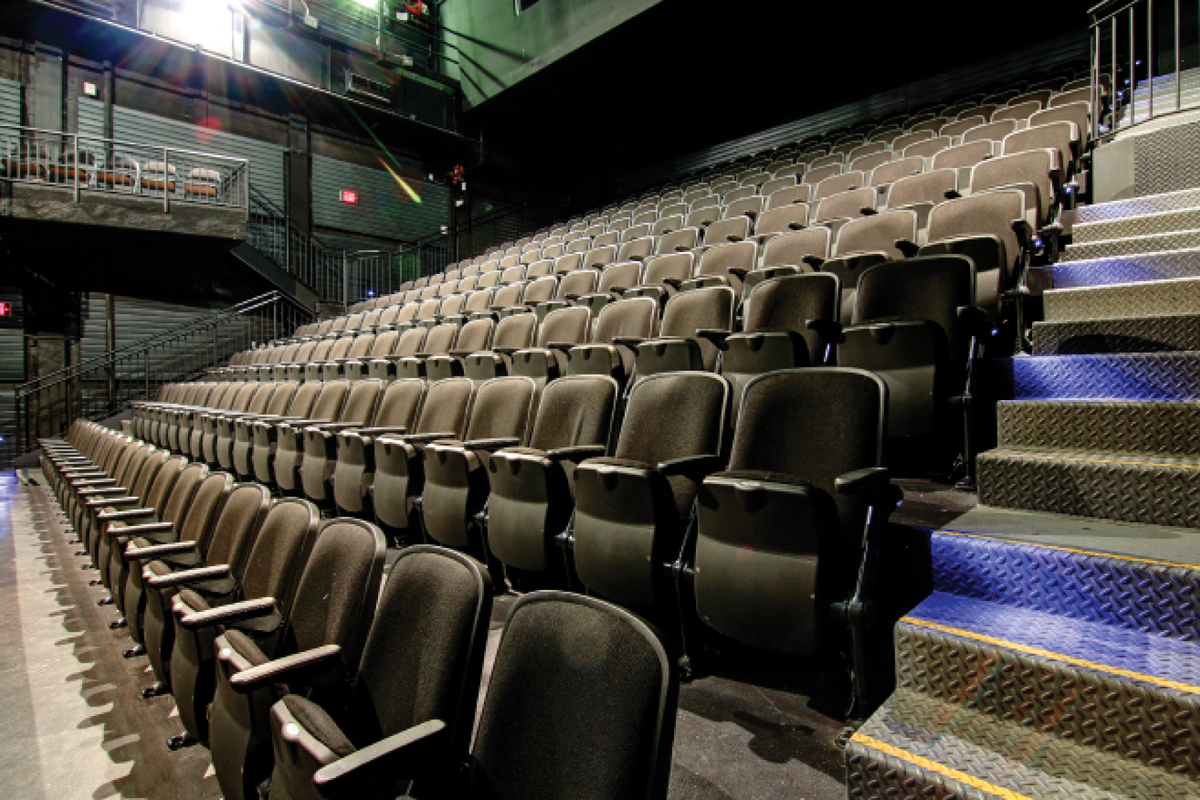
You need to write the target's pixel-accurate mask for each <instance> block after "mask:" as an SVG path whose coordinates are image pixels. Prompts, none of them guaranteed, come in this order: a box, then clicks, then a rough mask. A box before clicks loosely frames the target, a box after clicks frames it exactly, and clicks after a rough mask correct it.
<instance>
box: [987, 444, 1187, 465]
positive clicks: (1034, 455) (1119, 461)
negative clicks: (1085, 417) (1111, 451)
mask: <svg viewBox="0 0 1200 800" xmlns="http://www.w3.org/2000/svg"><path fill="white" fill-rule="evenodd" d="M993 452H995V453H999V454H1000V455H1002V456H1017V457H1020V458H1040V459H1043V460H1045V461H1084V462H1087V463H1088V464H1125V465H1127V466H1130V467H1178V468H1180V469H1200V464H1173V463H1162V462H1156V461H1128V460H1126V459H1123V458H1085V457H1084V456H1063V455H1046V454H1042V453H1025V452H1022V451H1020V450H1004V449H998V450H994V451H993Z"/></svg>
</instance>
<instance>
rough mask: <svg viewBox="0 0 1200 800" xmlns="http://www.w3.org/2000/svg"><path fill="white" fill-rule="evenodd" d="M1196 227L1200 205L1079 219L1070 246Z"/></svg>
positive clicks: (1192, 229) (1074, 227)
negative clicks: (1116, 217) (1114, 217)
mask: <svg viewBox="0 0 1200 800" xmlns="http://www.w3.org/2000/svg"><path fill="white" fill-rule="evenodd" d="M1197 229H1200V208H1185V209H1182V210H1177V211H1176V210H1172V211H1162V212H1158V213H1153V214H1143V215H1140V216H1136V217H1121V218H1119V219H1106V220H1099V221H1097V222H1078V223H1076V224H1075V225H1074V226H1073V227H1072V228H1071V242H1072V243H1071V245H1070V246H1071V247H1075V246H1077V245H1080V244H1086V243H1089V242H1103V241H1108V240H1111V239H1128V238H1131V237H1138V236H1153V235H1155V234H1162V233H1178V232H1182V231H1195V230H1197Z"/></svg>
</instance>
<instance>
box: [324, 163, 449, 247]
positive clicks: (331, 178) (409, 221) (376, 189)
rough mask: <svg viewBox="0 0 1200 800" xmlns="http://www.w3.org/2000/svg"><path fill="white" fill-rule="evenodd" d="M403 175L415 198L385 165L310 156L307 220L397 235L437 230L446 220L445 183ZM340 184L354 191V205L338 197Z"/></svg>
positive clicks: (413, 235) (403, 236)
mask: <svg viewBox="0 0 1200 800" xmlns="http://www.w3.org/2000/svg"><path fill="white" fill-rule="evenodd" d="M405 180H406V181H407V182H408V184H409V186H410V187H411V188H412V189H413V191H415V192H416V193H417V194H418V195H419V196H420V198H421V202H420V203H417V202H415V201H414V200H413V199H412V198H411V197H409V195H408V193H407V192H405V191H404V189H402V188H401V187H400V185H399V184H397V183H396V180H395V179H394V178H393V177H392V176H391V174H389V173H388V172H386V171H385V170H382V169H371V168H370V167H363V166H359V165H358V164H348V163H346V162H345V161H338V160H336V159H333V158H329V157H327V156H318V155H314V156H313V160H312V209H313V224H314V225H316V226H318V227H322V228H336V229H338V230H344V231H353V232H356V233H365V234H368V235H374V236H387V237H390V238H393V239H403V240H412V239H419V238H420V237H422V236H428V235H429V234H432V233H437V232H438V231H439V230H440V228H441V226H442V225H444V224H446V188H445V187H444V186H439V185H437V184H431V183H425V182H423V181H420V180H415V179H410V178H406V179H405ZM342 189H352V190H354V191H356V192H358V197H359V200H358V205H356V206H355V205H349V204H347V203H343V202H341V199H340V198H341V191H342Z"/></svg>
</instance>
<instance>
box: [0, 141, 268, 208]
mask: <svg viewBox="0 0 1200 800" xmlns="http://www.w3.org/2000/svg"><path fill="white" fill-rule="evenodd" d="M0 158H2V159H3V160H2V161H0V178H2V179H4V180H7V181H12V182H14V183H30V184H37V185H40V186H53V187H56V188H60V189H64V190H68V191H71V192H72V193H73V194H74V198H75V201H76V202H78V201H79V197H80V194H81V193H83V192H101V193H105V194H119V195H125V196H130V197H142V198H148V199H152V200H157V201H161V202H162V207H163V211H164V212H168V211H170V210H171V204H172V203H198V204H201V205H208V206H219V207H222V208H233V209H240V210H243V211H244V210H246V209H247V208H248V205H249V197H250V191H249V185H250V168H249V164H248V163H247V161H246V159H244V158H230V157H228V156H220V155H215V154H213V153H201V152H197V151H193V150H180V149H177V148H174V147H159V146H158V145H150V144H140V143H137V142H122V141H117V140H115V139H102V138H99V137H96V136H85V135H83V134H79V133H63V132H61V131H48V130H42V129H39V128H28V127H23V126H20V125H6V124H0Z"/></svg>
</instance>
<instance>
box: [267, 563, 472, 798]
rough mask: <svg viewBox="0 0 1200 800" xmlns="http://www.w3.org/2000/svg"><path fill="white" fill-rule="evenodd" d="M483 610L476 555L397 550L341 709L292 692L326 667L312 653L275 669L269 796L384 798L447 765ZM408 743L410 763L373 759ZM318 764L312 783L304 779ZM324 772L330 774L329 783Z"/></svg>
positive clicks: (468, 721) (455, 752)
mask: <svg viewBox="0 0 1200 800" xmlns="http://www.w3.org/2000/svg"><path fill="white" fill-rule="evenodd" d="M491 609H492V583H491V579H490V577H489V575H488V572H487V570H486V569H485V568H484V567H483V566H482V565H480V564H479V563H478V562H476V561H475V560H473V559H471V558H469V557H468V556H465V555H462V554H460V553H456V552H454V551H451V550H445V549H443V548H438V547H430V546H425V545H422V546H416V547H410V548H408V549H406V550H404V551H402V552H401V553H400V555H399V557H398V558H397V559H396V562H395V564H394V565H393V567H392V569H391V571H390V573H389V574H388V578H387V583H386V585H385V586H384V589H383V596H382V597H381V598H380V601H379V608H378V610H377V611H376V613H375V620H374V622H373V623H372V624H371V629H370V632H369V633H368V634H367V639H366V644H365V646H364V647H363V654H362V659H361V660H360V662H359V666H358V673H357V675H356V676H354V681H353V685H354V691H353V693H352V694H351V695H350V699H349V703H348V704H346V705H345V706H342V705H328V706H322V705H319V704H318V703H317V702H314V701H313V700H312V699H309V698H308V697H307V696H306V694H305V693H304V692H303V691H302V690H303V689H305V688H307V684H308V683H309V682H310V681H311V680H312V678H313V677H318V678H319V677H322V676H323V675H324V674H325V672H326V669H327V668H328V667H327V665H328V664H329V659H328V658H327V657H324V651H323V650H321V649H317V650H309V651H305V652H301V653H298V654H297V655H296V656H294V657H292V658H291V659H290V661H289V663H290V665H291V666H290V667H289V668H288V669H287V671H286V672H284V673H283V674H282V675H279V676H276V677H277V678H282V679H288V678H291V680H290V682H289V686H290V688H291V689H292V693H289V694H286V695H284V696H283V698H282V699H280V700H279V701H278V702H276V703H275V705H274V706H273V707H272V709H271V728H272V739H273V743H274V755H275V769H274V772H273V774H272V777H271V794H270V797H272V798H275V800H319V798H323V797H331V796H333V797H337V796H353V797H354V798H356V800H368V798H379V800H393V798H395V797H397V796H398V795H401V794H405V793H406V792H407V789H408V783H409V781H411V780H412V779H413V778H420V777H424V776H426V775H427V774H429V773H430V771H435V774H436V769H437V768H439V767H440V768H441V769H442V770H449V769H451V765H452V764H453V763H454V760H456V759H458V758H461V756H462V754H463V753H465V752H466V751H467V746H468V743H469V740H470V736H471V729H472V724H473V722H474V717H475V706H476V701H477V698H478V694H479V681H480V673H481V672H482V668H483V654H484V646H485V644H486V640H487V632H488V622H489V620H490V617H491ZM252 672H253V670H250V671H248V672H246V673H243V677H245V676H247V675H248V674H250V673H252ZM291 676H295V677H291ZM414 739H415V740H416V741H421V742H423V743H422V744H421V745H418V746H416V747H415V748H414V749H420V750H421V752H422V756H421V758H420V759H419V760H418V761H417V762H416V763H414V764H411V765H401V764H396V763H390V762H389V760H388V759H387V758H386V757H383V758H379V757H378V756H382V755H383V754H385V753H387V752H388V751H389V750H390V749H391V748H392V747H394V746H395V745H396V744H397V743H398V742H402V741H404V742H412V741H414ZM406 766H407V768H406ZM326 768H327V769H326ZM323 769H324V770H325V771H324V772H323V773H322V781H321V785H320V786H318V785H316V784H314V777H315V775H316V774H317V772H318V771H320V770H323ZM335 773H336V774H337V775H339V776H340V777H338V778H336V779H330V776H331V775H332V774H335ZM417 793H418V794H421V793H420V792H419V791H418V792H417ZM422 796H424V795H422Z"/></svg>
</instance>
